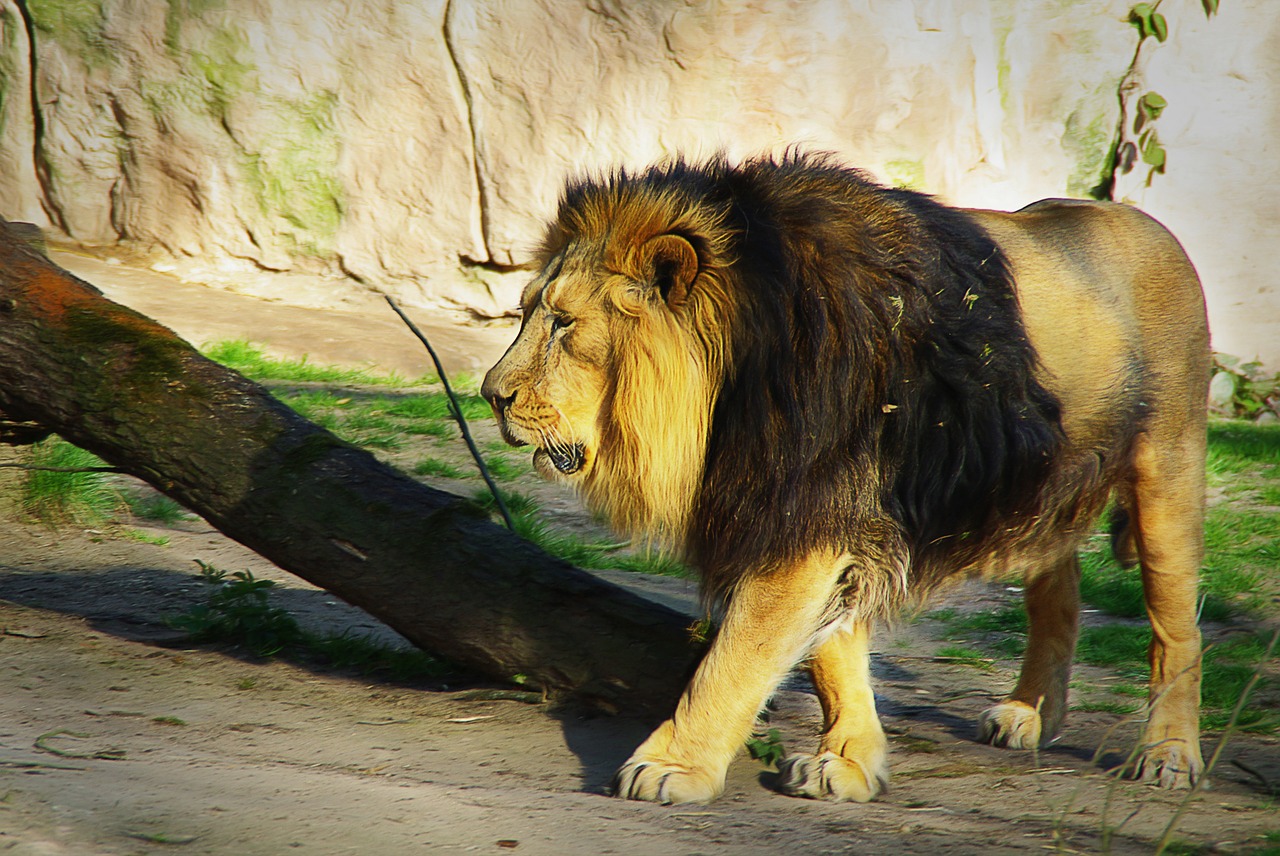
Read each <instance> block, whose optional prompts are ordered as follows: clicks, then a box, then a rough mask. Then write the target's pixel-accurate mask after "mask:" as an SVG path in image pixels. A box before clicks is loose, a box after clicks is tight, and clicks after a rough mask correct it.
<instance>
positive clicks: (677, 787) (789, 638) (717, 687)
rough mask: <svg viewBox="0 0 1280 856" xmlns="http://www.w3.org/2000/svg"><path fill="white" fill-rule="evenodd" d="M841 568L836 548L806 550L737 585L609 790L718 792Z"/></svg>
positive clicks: (667, 799)
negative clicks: (688, 670)
mask: <svg viewBox="0 0 1280 856" xmlns="http://www.w3.org/2000/svg"><path fill="white" fill-rule="evenodd" d="M844 564H845V561H844V559H843V557H840V556H836V555H835V554H833V553H829V552H828V553H820V554H812V555H810V556H809V557H807V558H806V559H804V560H803V561H799V562H796V563H794V564H792V565H789V566H785V567H782V568H778V569H776V570H773V571H770V572H768V573H763V574H759V575H749V576H747V577H745V578H744V579H743V580H742V581H741V582H740V583H739V584H738V585H737V587H736V588H735V589H734V592H733V594H732V597H731V599H730V601H729V603H728V606H727V609H726V610H725V616H724V621H723V623H722V624H721V626H720V632H719V633H718V634H717V635H716V638H715V641H714V642H713V643H712V644H711V649H710V650H709V651H708V652H707V655H706V657H705V658H704V659H703V661H702V664H701V665H700V666H699V667H698V670H697V672H696V673H695V674H694V676H693V680H691V681H690V682H689V686H688V687H686V688H685V691H684V694H683V695H682V696H681V697H680V703H679V704H678V705H677V707H676V712H675V715H674V716H673V717H672V718H671V719H669V720H667V721H666V722H664V723H663V724H662V725H661V726H659V727H658V729H657V730H655V731H654V732H653V734H651V735H650V736H649V738H648V739H647V740H645V742H644V743H642V744H641V745H640V747H639V748H638V749H636V751H635V753H634V754H632V756H631V758H630V759H628V760H627V762H626V763H625V764H623V765H622V768H621V769H620V770H618V773H617V775H616V776H615V777H614V793H615V795H617V796H620V797H626V798H628V799H637V800H652V801H654V802H660V803H680V802H706V801H708V800H711V799H713V798H715V797H716V796H717V795H719V793H720V792H721V791H722V790H724V778H725V773H726V772H727V770H728V768H729V762H731V761H732V760H733V758H734V756H735V755H736V754H737V753H738V751H739V750H740V749H741V748H742V746H743V744H744V743H745V742H746V740H747V738H748V737H749V736H750V734H751V729H752V726H753V725H754V724H755V718H756V714H757V713H759V711H760V708H761V707H762V706H763V705H764V703H765V701H766V700H767V699H768V697H769V694H770V693H772V692H773V690H774V688H775V687H776V686H777V685H778V682H779V681H781V680H782V678H783V676H785V675H786V673H787V670H788V669H790V668H791V667H792V666H793V665H794V664H795V663H796V662H797V661H798V660H799V659H800V658H801V657H802V656H804V654H805V652H806V650H807V649H808V647H809V645H810V644H811V643H812V641H813V637H814V634H815V633H816V632H817V630H818V629H819V627H820V626H821V624H822V622H823V620H824V619H826V618H827V617H828V612H829V610H830V609H831V605H832V602H833V595H834V592H835V588H836V582H837V580H838V579H839V576H840V571H841V569H842V568H843V566H844Z"/></svg>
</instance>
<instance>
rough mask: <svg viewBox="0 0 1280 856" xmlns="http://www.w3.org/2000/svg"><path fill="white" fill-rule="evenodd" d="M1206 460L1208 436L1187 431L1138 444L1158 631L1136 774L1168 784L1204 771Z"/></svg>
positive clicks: (1137, 481) (1140, 516)
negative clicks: (1201, 616) (1200, 611)
mask: <svg viewBox="0 0 1280 856" xmlns="http://www.w3.org/2000/svg"><path fill="white" fill-rule="evenodd" d="M1169 433H1170V434H1172V433H1173V432H1169ZM1203 461H1204V435H1203V433H1202V432H1196V431H1191V430H1186V431H1182V432H1180V433H1179V434H1178V435H1177V437H1176V439H1174V440H1172V441H1167V442H1165V443H1163V444H1157V442H1156V441H1155V440H1153V439H1152V438H1151V437H1150V436H1149V435H1146V434H1143V435H1141V436H1139V437H1138V439H1137V442H1136V443H1135V450H1134V458H1133V469H1134V488H1135V490H1134V495H1135V500H1136V502H1135V508H1134V511H1135V517H1136V521H1135V522H1136V531H1135V534H1136V537H1137V545H1138V555H1139V559H1140V562H1141V565H1142V591H1143V595H1144V597H1145V598H1146V601H1147V615H1148V617H1149V618H1150V619H1151V631H1152V633H1151V648H1150V651H1149V658H1150V661H1151V684H1150V688H1149V692H1150V703H1149V706H1150V710H1149V712H1148V717H1147V725H1146V728H1145V729H1144V731H1143V736H1142V743H1143V748H1142V751H1141V754H1140V756H1139V758H1138V760H1137V764H1136V768H1135V769H1134V771H1133V773H1134V775H1135V776H1137V777H1139V778H1142V779H1144V780H1149V781H1150V780H1154V781H1157V782H1158V783H1159V784H1160V785H1161V786H1163V787H1187V786H1189V785H1191V784H1194V783H1195V780H1196V779H1197V778H1199V777H1200V775H1201V773H1202V771H1203V769H1204V762H1203V760H1202V758H1201V755H1200V629H1199V627H1198V626H1197V625H1196V612H1197V609H1196V597H1197V583H1198V574H1199V569H1200V561H1201V559H1202V557H1203V554H1204V466H1203Z"/></svg>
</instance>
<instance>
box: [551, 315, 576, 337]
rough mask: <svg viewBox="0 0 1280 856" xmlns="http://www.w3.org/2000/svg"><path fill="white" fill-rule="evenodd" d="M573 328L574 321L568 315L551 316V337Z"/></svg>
mask: <svg viewBox="0 0 1280 856" xmlns="http://www.w3.org/2000/svg"><path fill="white" fill-rule="evenodd" d="M572 326H573V319H572V318H570V317H569V316H568V315H552V316H551V335H553V336H554V335H555V334H556V333H557V332H558V331H560V330H564V329H566V328H568V327H572Z"/></svg>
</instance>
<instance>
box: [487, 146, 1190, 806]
mask: <svg viewBox="0 0 1280 856" xmlns="http://www.w3.org/2000/svg"><path fill="white" fill-rule="evenodd" d="M537 259H538V266H539V267H538V270H539V272H538V273H537V274H536V275H535V276H534V277H533V279H532V281H531V282H530V283H529V285H528V287H527V288H526V289H525V291H524V293H523V296H522V299H521V303H522V309H523V321H522V324H521V327H520V331H519V333H518V335H517V337H516V339H515V341H514V343H513V344H512V345H511V347H510V349H509V350H508V351H507V352H506V354H505V355H504V356H503V357H502V358H501V360H500V361H499V362H498V363H497V364H496V365H495V366H494V367H493V368H492V370H490V371H489V373H488V375H487V376H486V377H485V380H484V383H483V387H482V392H483V395H484V396H485V398H487V399H488V401H489V402H490V404H491V405H492V408H493V411H494V413H495V415H496V417H497V421H498V424H499V426H500V429H501V432H502V435H503V437H504V439H505V440H506V441H507V442H509V443H512V444H515V445H530V446H532V447H533V462H534V465H535V467H536V469H537V470H538V471H539V473H541V474H542V475H544V476H546V477H548V478H552V479H558V480H560V481H563V482H566V483H568V484H570V485H573V486H574V487H575V488H577V489H578V491H579V492H580V493H581V495H582V496H583V497H584V498H585V501H586V503H587V504H588V506H589V507H591V508H592V509H594V510H596V511H598V512H600V513H601V514H602V515H603V516H605V517H606V518H607V519H608V520H610V521H611V522H612V523H613V525H614V526H616V527H617V528H618V529H619V530H621V531H622V532H624V533H629V534H630V535H631V536H633V537H637V538H642V539H647V540H648V541H649V542H650V543H654V542H657V543H661V544H664V545H667V546H668V547H670V548H671V549H674V550H677V551H679V552H680V553H681V554H682V555H683V556H684V557H686V558H687V559H688V561H689V562H690V563H691V564H692V565H693V566H695V567H696V568H697V570H698V572H699V574H700V578H701V591H702V594H703V597H704V599H705V601H706V603H707V604H708V606H709V608H711V609H713V610H714V612H715V614H716V615H717V616H718V618H719V626H718V632H717V633H716V635H715V637H714V639H713V641H712V644H711V646H710V648H709V650H708V652H707V654H706V656H705V657H704V659H703V660H702V662H701V664H700V665H699V667H698V668H697V671H696V672H695V674H694V675H693V677H692V679H691V681H690V683H689V684H688V687H687V688H686V689H685V691H684V693H683V695H682V696H681V698H680V700H679V703H678V705H677V707H676V709H675V712H674V714H673V715H672V716H671V718H670V719H668V720H666V721H665V722H663V723H662V724H661V725H660V726H659V727H658V728H657V729H656V730H655V731H654V732H653V733H652V734H651V735H650V736H649V738H648V739H646V740H645V741H644V742H643V743H642V744H641V745H640V747H639V748H637V749H636V751H635V753H634V754H633V755H632V756H631V757H630V759H629V760H627V761H626V763H625V764H623V766H622V767H621V769H620V770H619V771H618V772H617V774H616V777H615V780H614V793H615V794H616V795H618V796H621V797H627V798H631V799H640V800H652V801H657V802H661V803H680V802H704V801H708V800H711V799H713V798H714V797H715V796H717V795H718V794H719V793H720V792H721V791H722V790H723V787H724V781H725V774H726V770H727V768H728V767H729V764H730V762H731V761H732V760H733V758H734V756H735V755H736V754H737V753H738V752H739V750H740V748H741V747H742V746H743V744H744V742H745V740H746V739H747V738H748V737H749V735H750V733H751V731H752V728H753V725H754V723H755V721H756V717H757V715H758V713H759V711H760V709H761V707H762V706H763V705H764V703H765V702H766V701H767V699H768V697H769V696H770V695H771V693H772V692H773V691H774V689H775V688H776V686H777V685H778V684H779V682H780V681H781V679H782V678H783V677H784V676H785V674H786V673H787V672H788V671H789V670H790V669H792V668H793V667H794V666H796V665H797V664H801V663H803V664H805V665H806V666H807V668H808V670H809V672H810V673H811V675H812V678H813V683H814V686H815V688H816V691H817V694H818V698H819V700H820V702H821V707H822V711H823V718H824V725H823V731H822V737H821V739H820V741H819V743H818V746H817V748H816V751H815V752H814V753H812V754H792V755H789V756H788V757H786V758H785V759H784V760H783V761H782V762H781V763H780V764H779V770H780V774H779V777H778V788H779V789H780V790H781V791H782V792H783V793H786V794H790V795H795V796H802V797H813V798H827V799H835V800H857V801H867V800H870V799H872V798H874V797H875V796H876V795H877V794H878V793H879V792H880V791H882V790H883V789H884V788H885V786H886V783H887V781H888V766H887V742H886V739H885V735H884V731H883V729H882V727H881V724H880V722H879V720H878V718H877V715H876V710H875V700H874V695H873V693H872V689H871V685H870V673H869V656H868V639H869V635H870V632H871V627H872V624H873V623H874V622H875V621H877V620H881V619H885V618H888V617H890V616H892V615H893V614H894V612H895V611H897V610H899V609H901V608H902V607H903V606H904V605H905V604H907V603H909V602H914V601H916V600H918V599H919V598H921V597H923V596H924V595H926V594H928V593H929V592H930V591H931V590H933V589H935V588H937V587H938V586H939V585H941V584H942V583H944V582H946V581H949V580H953V579H956V578H959V577H965V576H971V575H1003V574H1007V573H1012V572H1021V573H1022V574H1023V575H1024V577H1025V589H1024V591H1025V595H1024V596H1025V605H1026V609H1027V612H1028V614H1029V619H1030V632H1029V638H1028V641H1027V647H1026V653H1025V657H1024V660H1023V664H1022V670H1021V674H1020V677H1019V679H1018V681H1017V685H1016V686H1015V688H1014V689H1013V691H1012V692H1011V693H1010V694H1009V696H1008V697H1007V698H1005V699H1004V700H1003V701H1001V702H1000V703H999V704H996V705H994V706H993V707H991V708H989V709H988V710H986V711H985V712H984V713H982V715H981V717H980V720H979V723H978V734H979V737H980V739H981V740H984V741H986V742H988V743H992V744H995V745H998V746H1005V747H1009V748H1013V749H1028V748H1035V747H1037V746H1044V745H1045V744H1047V743H1048V742H1049V741H1050V740H1052V739H1053V738H1054V737H1055V736H1056V735H1057V734H1058V732H1059V730H1060V728H1061V727H1062V724H1063V719H1064V717H1065V715H1066V711H1067V683H1068V677H1069V674H1070V670H1071V661H1072V658H1073V655H1074V649H1075V643H1076V636H1077V624H1078V615H1079V605H1080V596H1079V580H1080V565H1079V560H1078V557H1077V551H1078V548H1079V547H1080V544H1081V542H1082V540H1083V539H1085V538H1086V537H1087V536H1088V535H1089V533H1090V532H1091V531H1092V530H1091V527H1092V526H1093V524H1094V523H1095V522H1096V520H1097V518H1098V517H1099V516H1100V515H1101V513H1102V511H1103V509H1104V507H1106V506H1107V504H1108V501H1109V500H1112V501H1113V507H1114V508H1115V509H1116V513H1115V521H1114V522H1115V527H1114V528H1115V531H1114V533H1113V535H1114V540H1115V544H1116V546H1117V555H1122V556H1132V557H1136V558H1137V560H1138V563H1140V565H1141V574H1142V582H1143V589H1144V593H1145V597H1146V603H1147V610H1148V613H1149V616H1150V619H1151V626H1152V630H1153V633H1154V635H1153V639H1152V643H1151V648H1150V662H1151V678H1150V701H1149V715H1148V718H1147V722H1146V725H1145V731H1144V735H1143V742H1142V746H1141V750H1140V754H1139V756H1138V757H1137V759H1136V762H1135V768H1134V770H1133V771H1132V772H1133V773H1134V774H1135V775H1137V776H1138V777H1141V778H1142V779H1145V780H1155V781H1156V782H1158V783H1159V784H1160V785H1164V786H1187V785H1189V784H1191V783H1193V782H1194V781H1195V780H1196V779H1197V778H1198V777H1199V776H1200V775H1201V773H1202V769H1203V762H1202V760H1201V753H1200V745H1199V703H1200V632H1199V629H1198V627H1197V623H1196V587H1197V572H1198V568H1199V566H1200V563H1201V559H1202V556H1203V515H1204V493H1205V491H1204V456H1205V443H1206V439H1205V437H1206V424H1205V423H1206V408H1205V401H1206V393H1207V383H1208V378H1209V365H1210V355H1209V339H1208V328H1207V323H1206V318H1205V304H1204V298H1203V294H1202V291H1201V288H1200V283H1199V279H1198V277H1197V275H1196V272H1195V269H1194V268H1193V267H1192V265H1191V263H1190V261H1189V260H1188V258H1187V256H1186V254H1185V253H1184V252H1183V250H1182V248H1181V247H1180V245H1179V244H1178V242H1177V241H1176V240H1175V239H1174V237H1173V236H1172V235H1171V234H1170V233H1169V232H1168V231H1166V230H1165V228H1164V227H1163V226H1161V225H1160V224H1159V223H1157V222H1156V221H1155V220H1153V219H1152V218H1150V217H1148V216H1146V215H1145V214H1142V213H1140V212H1138V211H1137V210H1135V209H1133V208H1131V207H1127V206H1124V205H1120V204H1114V203H1108V202H1092V201H1072V200H1045V201H1041V202H1037V203H1035V204H1033V205H1030V206H1029V207H1027V208H1023V209H1022V210H1020V211H1017V212H1015V213H1004V212H997V211H982V210H961V209H956V208H952V207H948V206H945V205H943V204H941V203H940V202H938V201H936V200H934V199H933V198H932V197H930V196H927V195H924V194H921V193H917V192H913V191H910V190H906V189H899V188H886V187H883V186H879V185H877V184H876V183H874V182H873V181H871V180H870V179H869V178H868V177H866V176H865V175H864V174H863V173H861V172H859V171H857V170H855V169H851V168H848V167H845V166H843V165H841V164H839V163H837V162H836V161H835V159H834V158H833V157H832V156H830V155H819V154H808V153H803V152H795V151H792V152H788V153H787V154H785V155H782V156H772V155H770V156H760V157H756V158H754V159H749V160H746V161H744V162H742V163H739V164H737V165H733V164H730V163H729V162H728V161H727V159H725V158H724V157H718V158H713V159H711V160H709V161H706V162H702V163H690V162H687V161H685V160H684V159H679V158H677V159H673V160H670V161H667V162H664V163H661V164H658V165H656V166H652V167H649V168H647V169H644V170H639V171H626V170H617V171H614V172H612V173H610V174H607V175H603V176H599V177H595V178H588V179H582V180H575V181H572V182H570V183H569V185H568V186H567V188H566V190H565V192H564V195H563V198H562V200H561V202H560V206H559V211H558V214H557V216H556V218H555V219H554V221H553V222H552V223H551V224H550V226H549V228H548V229H547V231H546V235H545V238H544V240H543V242H542V244H541V246H540V249H539V250H538V256H537Z"/></svg>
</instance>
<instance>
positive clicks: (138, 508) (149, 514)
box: [124, 491, 191, 523]
mask: <svg viewBox="0 0 1280 856" xmlns="http://www.w3.org/2000/svg"><path fill="white" fill-rule="evenodd" d="M124 500H125V502H126V503H127V504H128V506H129V510H130V511H131V512H133V516H134V517H138V518H141V519H142V520H153V521H155V522H156V523H177V522H178V521H179V520H186V519H187V518H189V517H191V514H190V513H189V512H188V511H187V510H186V509H185V508H183V507H182V506H181V505H179V504H178V503H176V502H174V501H173V500H172V499H170V498H169V497H167V496H165V495H164V494H162V493H152V492H150V491H148V492H146V493H141V494H138V493H129V494H125V497H124Z"/></svg>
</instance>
